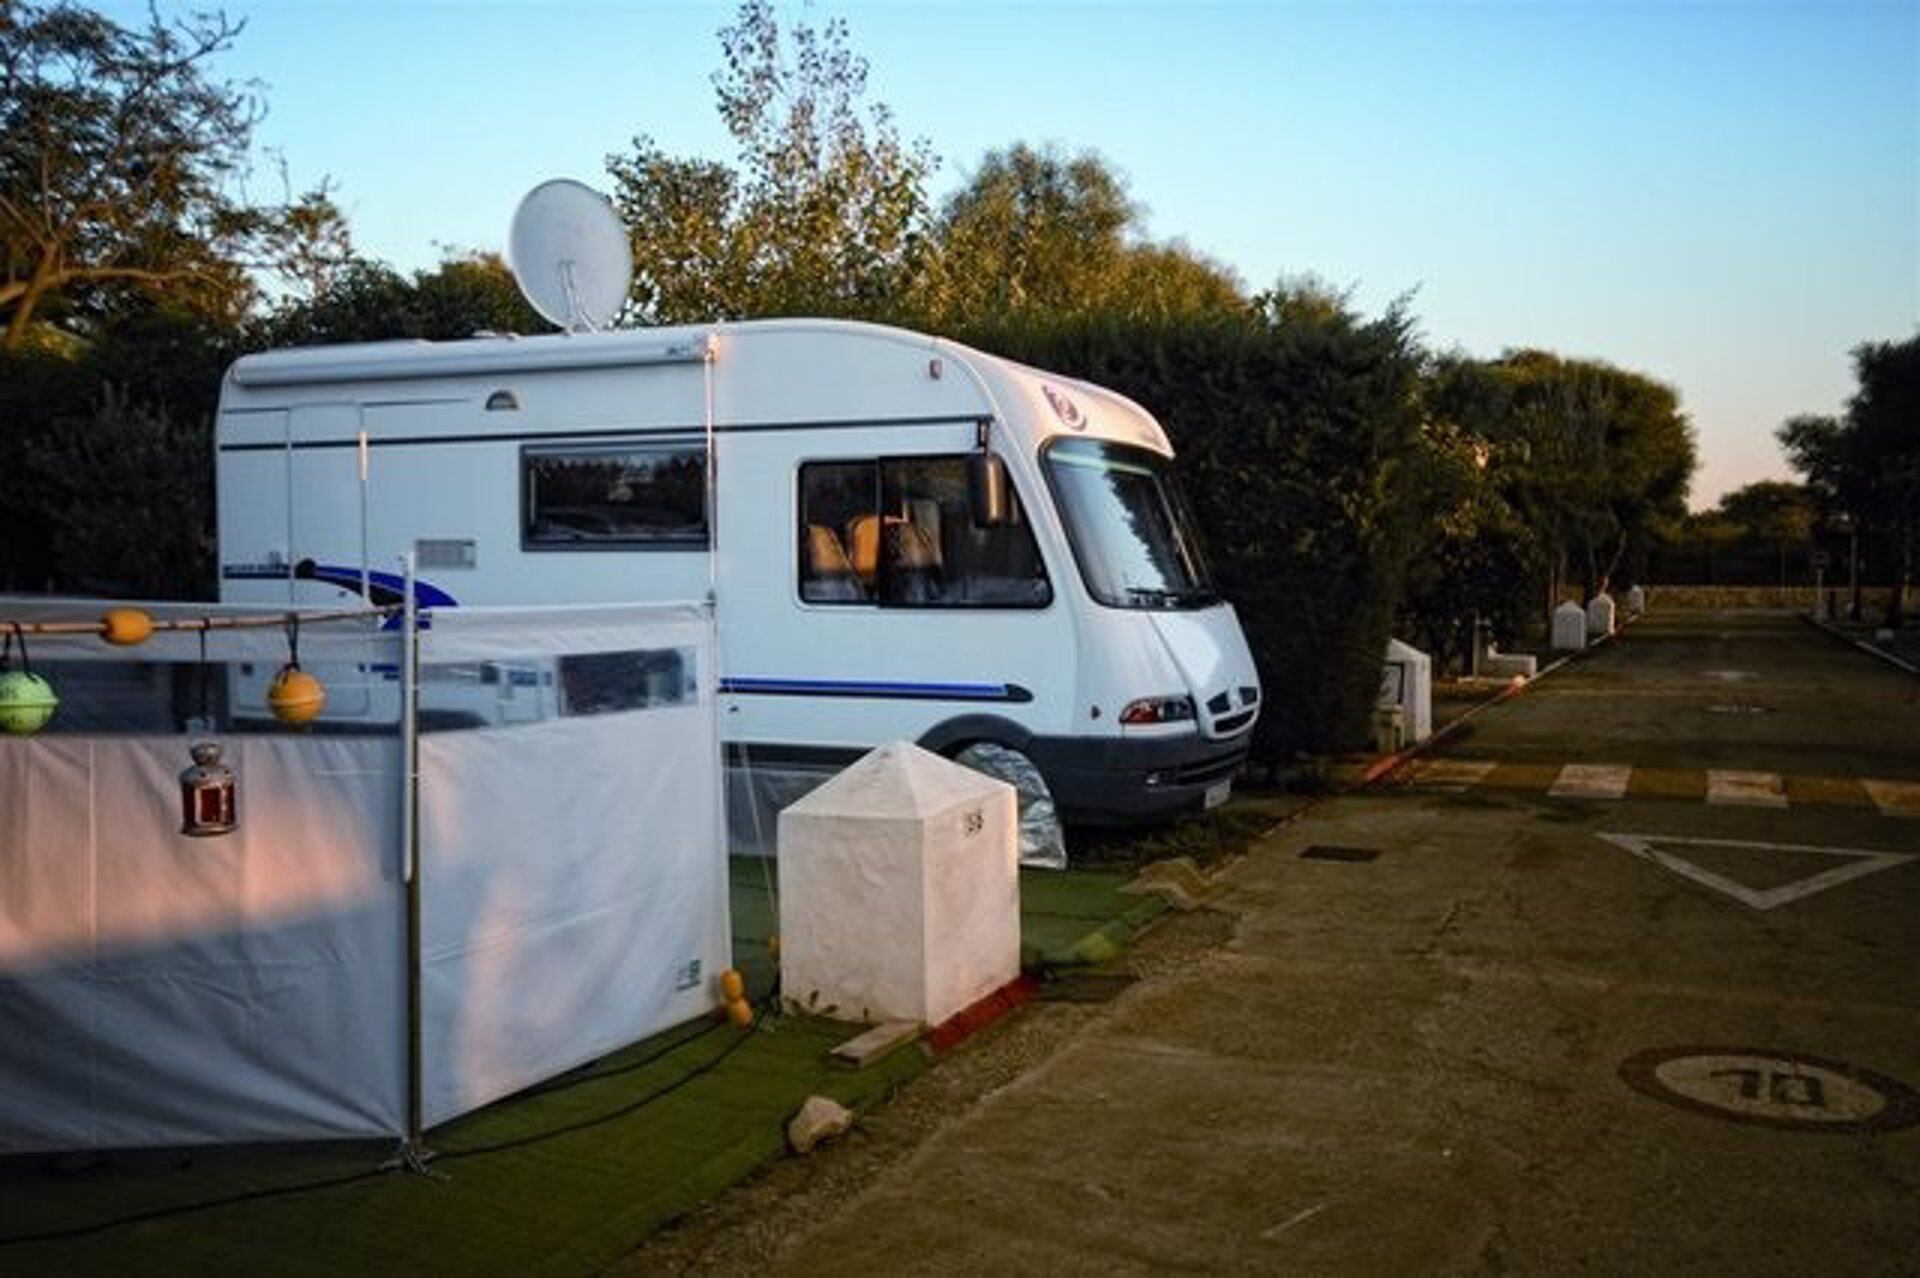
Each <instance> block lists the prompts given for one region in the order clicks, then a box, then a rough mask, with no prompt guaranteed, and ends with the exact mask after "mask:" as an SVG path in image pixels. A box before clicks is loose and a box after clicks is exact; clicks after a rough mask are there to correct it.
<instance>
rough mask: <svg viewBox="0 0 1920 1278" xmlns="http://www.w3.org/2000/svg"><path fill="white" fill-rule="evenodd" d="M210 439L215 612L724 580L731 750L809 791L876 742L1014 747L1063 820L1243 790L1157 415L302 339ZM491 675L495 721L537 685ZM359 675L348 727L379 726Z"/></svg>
mask: <svg viewBox="0 0 1920 1278" xmlns="http://www.w3.org/2000/svg"><path fill="white" fill-rule="evenodd" d="M217 445H218V484H219V558H220V568H221V578H222V583H221V584H222V589H221V597H222V599H223V600H225V601H228V602H233V603H280V602H286V603H289V604H296V605H301V606H329V605H334V606H337V605H339V604H340V603H342V602H343V601H345V600H348V599H349V598H350V597H351V596H353V595H356V594H362V593H364V594H368V595H370V596H372V597H373V598H374V599H376V600H390V599H392V598H393V597H395V596H394V593H393V592H394V591H395V590H396V589H397V588H398V586H399V579H398V578H397V577H396V576H395V571H394V566H395V564H396V561H397V560H398V558H399V557H400V556H401V555H403V554H404V553H406V552H409V551H412V552H416V554H417V562H418V564H419V575H418V578H417V579H416V595H417V597H418V598H419V600H420V603H421V604H422V606H423V607H429V608H434V607H438V608H445V607H451V606H458V605H461V604H474V605H480V604H500V605H506V604H513V605H526V604H542V603H552V604H566V603H607V602H621V601H634V600H669V599H699V598H703V597H706V596H707V595H708V594H709V593H710V592H711V594H712V596H713V598H714V599H715V602H716V609H717V616H718V622H719V632H720V639H721V649H722V657H721V663H722V669H721V671H720V674H721V680H722V681H721V694H722V695H721V711H722V721H721V722H722V733H723V736H724V737H725V739H726V741H727V744H728V749H729V760H730V762H731V763H733V764H736V765H738V764H741V763H747V764H750V765H751V767H752V768H753V770H754V771H755V772H756V773H762V774H766V775H776V774H783V775H785V776H787V777H789V778H798V779H800V783H801V785H802V786H804V785H805V784H810V783H811V781H812V780H817V779H819V778H820V777H823V776H825V775H827V774H828V773H829V772H831V771H832V770H833V769H835V768H837V767H838V766H841V765H843V764H844V763H846V762H848V761H850V760H851V759H852V758H854V757H856V756H857V755H858V754H859V753H861V752H862V751H864V750H865V749H867V748H869V747H871V746H873V745H875V744H876V743H879V742H882V741H887V740H893V739H900V738H904V739H908V740H913V741H917V742H919V743H920V744H922V745H924V746H926V747H927V748H929V749H933V750H937V751H941V752H945V753H949V754H952V753H956V752H958V751H959V750H961V749H962V748H964V747H966V746H968V745H970V744H973V743H981V742H989V743H994V744H997V745H999V746H1001V747H1004V748H1006V749H1008V750H1012V751H1017V752H1019V753H1020V754H1022V755H1024V756H1026V758H1027V759H1029V760H1030V761H1031V762H1032V763H1033V764H1035V765H1037V767H1038V769H1039V771H1040V772H1041V774H1042V775H1043V776H1044V778H1045V780H1046V783H1047V785H1048V787H1049V788H1050V789H1051V791H1052V796H1053V799H1054V801H1055V803H1056V804H1057V806H1058V808H1059V810H1060V812H1061V814H1062V816H1063V817H1065V818H1066V819H1067V820H1068V821H1084V822H1090V823H1107V824H1111V823H1117V822H1126V821H1130V820H1137V819H1143V818H1153V817H1158V816H1166V815H1173V814H1177V813H1180V812H1183V811H1189V810H1197V809H1199V808H1201V807H1202V806H1205V805H1210V804H1212V803H1215V802H1218V801H1220V800H1221V799H1223V798H1225V796H1226V793H1227V789H1228V786H1229V785H1230V782H1231V778H1232V777H1233V775H1234V772H1235V770H1236V769H1237V767H1238V766H1239V764H1240V762H1241V760H1242V759H1243V758H1244V757H1245V755H1246V752H1247V746H1248V742H1249V739H1250V736H1251V732H1252V728H1253V723H1254V719H1255V717H1256V716H1257V714H1258V712H1259V703H1260V689H1259V681H1258V679H1257V677H1256V676H1255V673H1254V666H1253V661H1252V658H1251V657H1250V655H1249V653H1248V651H1247V645H1246V642H1245V639H1244V638H1243V636H1242V634H1241V631H1240V627H1239V623H1238V621H1237V620H1236V618H1235V616H1234V612H1233V609H1232V608H1231V607H1230V606H1229V605H1228V604H1226V603H1225V602H1223V601H1222V600H1221V599H1220V598H1219V597H1218V596H1217V595H1216V594H1215V593H1214V591H1213V589H1212V586H1211V585H1210V583H1209V580H1208V576H1207V570H1206V567H1205V564H1204V561H1203V559H1202V557H1201V553H1200V549H1199V546H1198V544H1197V541H1196V539H1195V534H1194V528H1193V524H1192V522H1191V519H1190V518H1189V516H1188V515H1187V513H1186V509H1185V506H1184V504H1183V502H1182V501H1181V498H1180V496H1179V494H1178V492H1177V490H1176V488H1175V486H1174V484H1173V483H1172V480H1171V477H1170V475H1169V473H1168V472H1169V464H1170V459H1171V456H1172V449H1171V447H1170V446H1169V444H1168V442H1167V437H1166V435H1165V434H1164V433H1163V432H1162V430H1161V429H1160V427H1159V425H1158V424H1156V423H1155V421H1154V420H1153V418H1152V417H1151V416H1149V415H1148V414H1147V412H1146V411H1145V410H1143V409H1142V408H1140V407H1139V406H1138V405H1136V404H1133V403H1131V402H1130V401H1128V400H1126V399H1124V398H1122V397H1121V396H1119V395H1116V394H1114V393H1112V392H1111V391H1107V390H1103V389H1101V388H1099V387H1096V386H1091V385H1087V384H1085V383H1082V382H1077V381H1073V380H1070V379H1067V378H1063V377H1057V376H1054V375H1051V374H1048V373H1043V372H1039V371H1036V370H1033V369H1030V368H1026V367H1023V366H1021V365H1018V364H1015V363H1012V362H1010V361H1008V360H1004V359H999V358H996V357H993V356H990V355H985V354H982V353H980V352H979V351H975V350H971V349H968V348H967V347H964V346H960V345H957V344H955V343H952V342H949V341H945V340H942V339H939V338H935V337H929V336H925V335H922V334H916V333H911V332H906V331H902V330H899V329H892V328H886V327H880V326H876V325H870V324H860V323H849V322H841V321H827V320H774V321H764V322H752V323H740V324H728V325H721V326H706V327H697V328H696V327H689V328H673V329H653V330H628V331H615V332H602V333H570V334H553V335H549V336H541V337H478V338H474V339H472V340H466V341H455V342H436V343H428V342H388V343H377V344H369V345H353V346H334V347H325V348H314V349H304V350H287V351H276V352H270V353H266V354H260V355H251V356H248V357H246V358H244V359H241V360H240V361H239V362H238V363H236V364H235V365H234V366H233V368H232V369H231V370H230V371H229V373H228V375H227V378H226V382H225V385H224V387H223V390H222V395H221V402H220V415H219V423H218V431H217ZM488 681H489V682H490V683H491V684H493V685H495V686H496V687H497V689H498V695H499V696H500V698H501V699H502V709H501V713H502V714H503V715H504V714H508V713H509V712H508V710H507V709H506V702H507V701H509V700H510V694H511V693H512V692H513V691H514V688H515V685H516V683H524V684H526V685H529V686H528V687H526V688H524V689H523V691H522V695H523V696H538V694H539V680H538V679H537V678H535V677H533V676H528V677H527V678H526V679H524V680H517V679H516V678H515V677H513V676H512V674H511V673H510V674H509V675H505V676H503V675H501V674H499V672H497V671H496V672H489V680H488ZM369 683H377V680H372V681H369ZM361 693H362V694H361V695H356V694H355V693H354V692H353V690H350V689H342V690H341V695H339V696H338V697H336V698H335V700H334V702H333V703H332V704H331V705H330V713H333V714H335V715H338V716H344V717H351V716H353V715H356V714H357V715H362V716H365V715H368V714H370V713H373V707H374V706H376V705H377V704H378V701H379V697H378V694H377V693H376V694H374V695H373V696H368V695H364V689H362V690H361ZM794 792H795V790H794V787H793V786H792V785H789V786H788V787H787V788H786V790H785V796H784V797H792V795H793V793H794Z"/></svg>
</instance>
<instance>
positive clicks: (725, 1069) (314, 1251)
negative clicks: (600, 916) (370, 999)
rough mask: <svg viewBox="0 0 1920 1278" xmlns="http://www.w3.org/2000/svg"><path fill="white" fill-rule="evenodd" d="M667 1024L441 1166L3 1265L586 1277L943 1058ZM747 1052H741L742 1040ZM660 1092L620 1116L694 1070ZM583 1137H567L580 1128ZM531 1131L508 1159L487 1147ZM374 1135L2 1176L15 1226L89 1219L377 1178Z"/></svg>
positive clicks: (31, 1250)
mask: <svg viewBox="0 0 1920 1278" xmlns="http://www.w3.org/2000/svg"><path fill="white" fill-rule="evenodd" d="M701 1028H703V1027H684V1028H682V1029H680V1030H678V1031H675V1032H674V1033H673V1034H672V1035H666V1036H661V1038H662V1039H665V1040H666V1042H667V1043H668V1044H672V1043H674V1042H676V1041H680V1040H690V1041H683V1042H681V1043H680V1046H678V1048H677V1050H674V1051H672V1052H670V1053H669V1054H668V1055H666V1056H664V1057H663V1058H661V1059H659V1060H658V1061H655V1062H653V1063H652V1064H648V1065H646V1066H645V1067H644V1068H640V1069H636V1070H634V1071H632V1072H630V1073H619V1074H615V1073H611V1071H613V1070H617V1069H619V1068H620V1067H621V1066H623V1065H626V1064H630V1063H632V1062H635V1061H639V1060H641V1059H643V1058H644V1057H645V1056H646V1055H647V1054H648V1053H649V1051H651V1050H655V1049H656V1048H657V1046H658V1044H659V1043H660V1041H661V1040H660V1039H656V1040H653V1041H652V1042H651V1043H649V1044H644V1045H640V1046H638V1047H636V1048H633V1049H629V1050H628V1051H627V1052H623V1053H620V1054H619V1055H617V1056H613V1057H609V1058H607V1059H606V1060H604V1061H602V1062H599V1063H598V1064H597V1065H596V1066H594V1067H592V1068H590V1069H588V1070H586V1071H582V1075H583V1077H584V1081H580V1082H576V1083H574V1084H573V1085H571V1086H569V1087H566V1088H564V1089H561V1090H556V1091H550V1092H546V1093H544V1094H539V1095H534V1096H531V1097H522V1098H518V1099H513V1100H509V1101H505V1102H503V1103H501V1104H498V1105H494V1106H490V1107H488V1108H487V1109H484V1110H482V1111H480V1112H479V1113H476V1114H473V1115H469V1116H468V1117H466V1118H463V1119H460V1120H458V1121H456V1122H454V1123H450V1124H448V1125H446V1126H445V1127H442V1128H439V1129H436V1130H435V1131H434V1132H432V1133H430V1137H429V1140H428V1145H429V1146H430V1147H431V1148H432V1149H434V1150H435V1151H437V1152H438V1154H439V1155H440V1157H438V1158H437V1159H436V1160H435V1161H434V1162H433V1163H432V1164H431V1169H432V1170H433V1171H434V1172H436V1173H438V1174H439V1175H443V1176H444V1177H445V1179H444V1180H442V1179H438V1178H436V1177H429V1176H418V1175H404V1174H389V1175H384V1176H377V1177H373V1178H371V1179H367V1180H362V1181H359V1182H357V1183H353V1184H348V1185H344V1186H339V1187H334V1188H323V1189H315V1190H312V1191H310V1192H304V1193H299V1194H292V1195H288V1196H285V1197H276V1198H269V1199H263V1200H256V1201H250V1202H239V1203H234V1204H231V1205H227V1206H217V1207H213V1208H210V1209H208V1210H204V1211H197V1212H192V1213H190V1214H185V1215H178V1216H172V1217H168V1218H164V1219H159V1220H153V1221H149V1222H145V1223H137V1224H129V1225H125V1226H122V1227H120V1228H115V1229H111V1230H108V1231H106V1232H103V1233H97V1234H93V1235H91V1236H86V1237H80V1238H74V1239H68V1240H63V1241H56V1242H45V1243H38V1244H31V1245H26V1246H9V1247H4V1248H0V1272H43V1271H53V1270H63V1271H69V1272H82V1273H85V1272H96V1271H107V1270H117V1271H128V1270H137V1271H139V1272H141V1273H195V1272H206V1271H209V1270H213V1269H221V1270H226V1271H230V1272H260V1271H272V1272H276V1273H295V1274H304V1273H313V1274H321V1273H340V1272H369V1271H386V1270H388V1269H399V1268H402V1267H415V1268H418V1269H419V1270H420V1271H422V1272H443V1271H458V1272H465V1273H540V1272H550V1273H580V1272H586V1271H590V1270H592V1269H595V1268H597V1267H599V1266H602V1265H604V1264H605V1263H607V1262H608V1261H609V1260H611V1259H612V1258H614V1257H615V1256H618V1255H619V1254H621V1253H622V1252H623V1251H626V1250H628V1249H629V1248H631V1247H632V1246H634V1245H635V1244H636V1243H637V1242H639V1241H640V1240H641V1239H642V1238H644V1237H646V1235H647V1234H649V1233H651V1232H652V1231H653V1230H655V1229H657V1228H658V1227H659V1226H660V1225H662V1224H664V1223H665V1222H666V1221H668V1220H671V1219H672V1218H673V1217H675V1216H677V1215H680V1214H681V1213H683V1212H685V1211H687V1210H689V1209H690V1208H692V1207H695V1206H697V1205H699V1204H700V1203H701V1202H704V1201H705V1200H706V1199H708V1198H710V1197H712V1196H713V1195H714V1194H716V1193H718V1192H719V1191H720V1190H722V1189H724V1188H725V1187H726V1186H728V1185H730V1184H732V1183H733V1182H735V1181H737V1180H739V1179H741V1178H742V1177H744V1176H746V1175H747V1174H748V1173H750V1172H751V1171H753V1170H754V1169H755V1168H757V1167H759V1166H760V1165H762V1164H763V1163H765V1162H767V1161H768V1160H769V1159H771V1158H773V1157H775V1156H776V1155H778V1154H779V1152H780V1150H781V1148H782V1145H783V1142H784V1139H785V1134H784V1124H785V1121H786V1119H787V1117H788V1116H789V1115H790V1114H792V1112H793V1111H794V1110H795V1109H797V1108H799V1105H800V1102H801V1101H803V1100H805V1099H806V1098H807V1097H808V1096H809V1095H814V1094H820V1095H826V1096H831V1097H833V1098H834V1099H836V1100H838V1101H840V1102H841V1103H842V1104H845V1105H848V1106H849V1107H850V1108H853V1109H855V1110H859V1109H862V1108H865V1107H868V1106H870V1105H872V1104H874V1103H875V1102H877V1101H879V1100H880V1099H882V1098H883V1097H884V1096H885V1095H886V1094H887V1093H888V1092H890V1091H891V1090H892V1089H893V1088H894V1087H896V1086H898V1085H899V1084H900V1083H901V1082H903V1081H904V1080H905V1079H906V1078H908V1077H910V1076H911V1075H913V1074H914V1073H917V1072H918V1071H919V1070H920V1069H921V1068H922V1067H923V1063H924V1058H923V1057H922V1056H921V1054H920V1053H918V1052H896V1053H894V1054H893V1055H892V1056H889V1057H887V1058H886V1059H885V1060H882V1061H880V1062H877V1063H876V1064H874V1065H872V1066H870V1067H869V1068H867V1069H865V1070H861V1071H858V1072H855V1071H851V1070H843V1069H838V1068H835V1067H832V1066H830V1065H829V1064H828V1063H827V1060H826V1055H827V1053H828V1052H829V1051H830V1050H831V1049H832V1048H833V1047H834V1045H836V1044H837V1043H840V1042H842V1041H844V1040H845V1039H846V1038H847V1037H849V1034H850V1031H849V1029H848V1027H847V1026H845V1025H841V1024H836V1023H833V1022H828V1021H820V1020H812V1019H804V1018H791V1017H781V1018H774V1019H771V1020H768V1021H766V1022H764V1023H763V1025H762V1027H761V1028H759V1029H756V1030H754V1031H751V1032H749V1033H748V1034H747V1035H746V1037H745V1041H744V1042H742V1041H741V1032H740V1031H736V1030H734V1029H732V1028H731V1027H721V1028H717V1029H715V1030H713V1031H711V1032H708V1033H704V1034H703V1033H699V1032H698V1031H699V1030H700V1029H701ZM729 1049H732V1050H731V1051H729ZM722 1053H726V1055H725V1058H724V1059H723V1060H721V1062H720V1064H718V1065H717V1066H715V1067H714V1068H713V1069H712V1070H711V1071H710V1072H707V1073H705V1074H701V1075H699V1076H698V1077H694V1078H693V1079H692V1080H691V1081H689V1082H685V1083H684V1084H682V1085H681V1086H679V1087H678V1088H676V1089H675V1090H672V1091H670V1092H668V1093H667V1095H666V1096H665V1097H664V1098H663V1099H661V1100H658V1101H655V1102H653V1103H651V1104H648V1105H645V1106H644V1107H643V1108H639V1109H637V1110H635V1111H634V1112H632V1113H629V1114H625V1115H618V1116H615V1115H617V1114H618V1111H620V1110H621V1109H623V1108H626V1107H629V1106H632V1105H634V1104H635V1102H637V1101H641V1100H643V1099H644V1098H645V1097H646V1096H647V1095H649V1094H650V1093H653V1092H655V1091H658V1090H660V1089H663V1088H666V1087H669V1086H671V1085H672V1084H674V1083H676V1082H678V1081H679V1080H681V1079H684V1078H686V1077H687V1076H688V1075H689V1074H691V1073H692V1072H693V1071H695V1070H697V1069H698V1068H699V1067H700V1066H702V1065H704V1064H707V1063H709V1062H712V1061H714V1060H715V1059H717V1058H720V1057H721V1055H722ZM582 1122H584V1123H590V1124H592V1125H591V1126H587V1127H585V1128H583V1129H582V1130H579V1131H574V1132H570V1133H560V1134H555V1133H559V1131H560V1129H562V1128H564V1127H567V1126H569V1125H570V1124H574V1123H582ZM528 1138H531V1143H528V1144H524V1145H521V1146H519V1147H517V1148H513V1149H508V1150H504V1151H500V1152H492V1153H487V1152H475V1151H478V1150H481V1149H482V1148H483V1147H485V1146H489V1145H494V1144H497V1143H500V1142H506V1141H519V1140H526V1139H528ZM386 1152H387V1151H386V1150H385V1148H384V1147H382V1146H379V1145H372V1144H358V1145H334V1146H307V1147H300V1148H296V1149H279V1150H266V1149H244V1150H241V1149H228V1150H211V1151H203V1152H199V1153H196V1154H194V1155H193V1156H192V1158H191V1161H190V1162H187V1163H185V1164H184V1165H182V1164H181V1162H180V1159H179V1157H178V1156H172V1157H163V1156H159V1155H155V1154H139V1155H122V1156H116V1157H115V1158H113V1159H111V1160H110V1161H109V1162H107V1163H106V1164H105V1165H102V1166H99V1167H96V1168H94V1169H92V1170H87V1171H73V1172H68V1173H64V1174H63V1173H58V1172H53V1171H49V1170H47V1169H46V1167H45V1166H44V1164H40V1163H37V1162H32V1161H25V1160H15V1162H14V1164H13V1165H11V1166H9V1167H7V1168H6V1169H5V1170H4V1172H0V1196H3V1197H4V1202H5V1210H4V1225H0V1231H3V1232H4V1234H5V1235H6V1236H9V1237H12V1236H18V1235H21V1234H27V1233H35V1232H39V1231H42V1230H50V1229H61V1228H73V1227H75V1226H84V1225H88V1224H92V1223H97V1222H101V1221H105V1220H109V1219H113V1218H115V1217H120V1216H124V1215H128V1214H132V1213H137V1212H146V1211H154V1210H156V1209H165V1208H169V1207H178V1206H181V1205H184V1204H192V1203H204V1202H211V1201H214V1200H218V1199H223V1198H228V1197H231V1196H233V1195H235V1194H239V1193H245V1192H249V1191H253V1190H259V1189H263V1188H269V1187H275V1186H286V1185H294V1184H298V1183H303V1182H309V1181H313V1180H320V1179H326V1178H329V1177H334V1176H340V1175H343V1174H349V1175H350V1174H353V1173H356V1172H360V1171H364V1170H366V1169H368V1168H369V1167H372V1166H374V1165H376V1164H377V1163H378V1162H379V1161H380V1160H381V1159H382V1158H383V1157H384V1156H385V1154H386Z"/></svg>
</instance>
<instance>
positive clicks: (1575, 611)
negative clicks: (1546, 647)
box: [1553, 599, 1587, 652]
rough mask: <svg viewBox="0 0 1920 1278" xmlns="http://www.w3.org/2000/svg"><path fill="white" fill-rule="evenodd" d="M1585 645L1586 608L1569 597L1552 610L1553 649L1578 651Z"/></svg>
mask: <svg viewBox="0 0 1920 1278" xmlns="http://www.w3.org/2000/svg"><path fill="white" fill-rule="evenodd" d="M1586 646H1587V610H1586V609H1585V608H1582V607H1581V606H1580V605H1579V604H1577V603H1575V602H1573V600H1571V599H1569V600H1567V602H1565V603H1563V604H1561V605H1560V606H1559V607H1558V608H1555V609H1554V610H1553V650H1554V651H1555V652H1569V651H1571V652H1578V651H1580V649H1582V648H1584V647H1586Z"/></svg>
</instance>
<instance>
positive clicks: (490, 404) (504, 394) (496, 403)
mask: <svg viewBox="0 0 1920 1278" xmlns="http://www.w3.org/2000/svg"><path fill="white" fill-rule="evenodd" d="M487 411H488V412H489V413H517V412H519V411H520V401H519V400H518V399H516V398H514V394H513V392H512V391H510V390H497V391H495V392H494V393H493V394H491V395H489V396H487Z"/></svg>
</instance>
